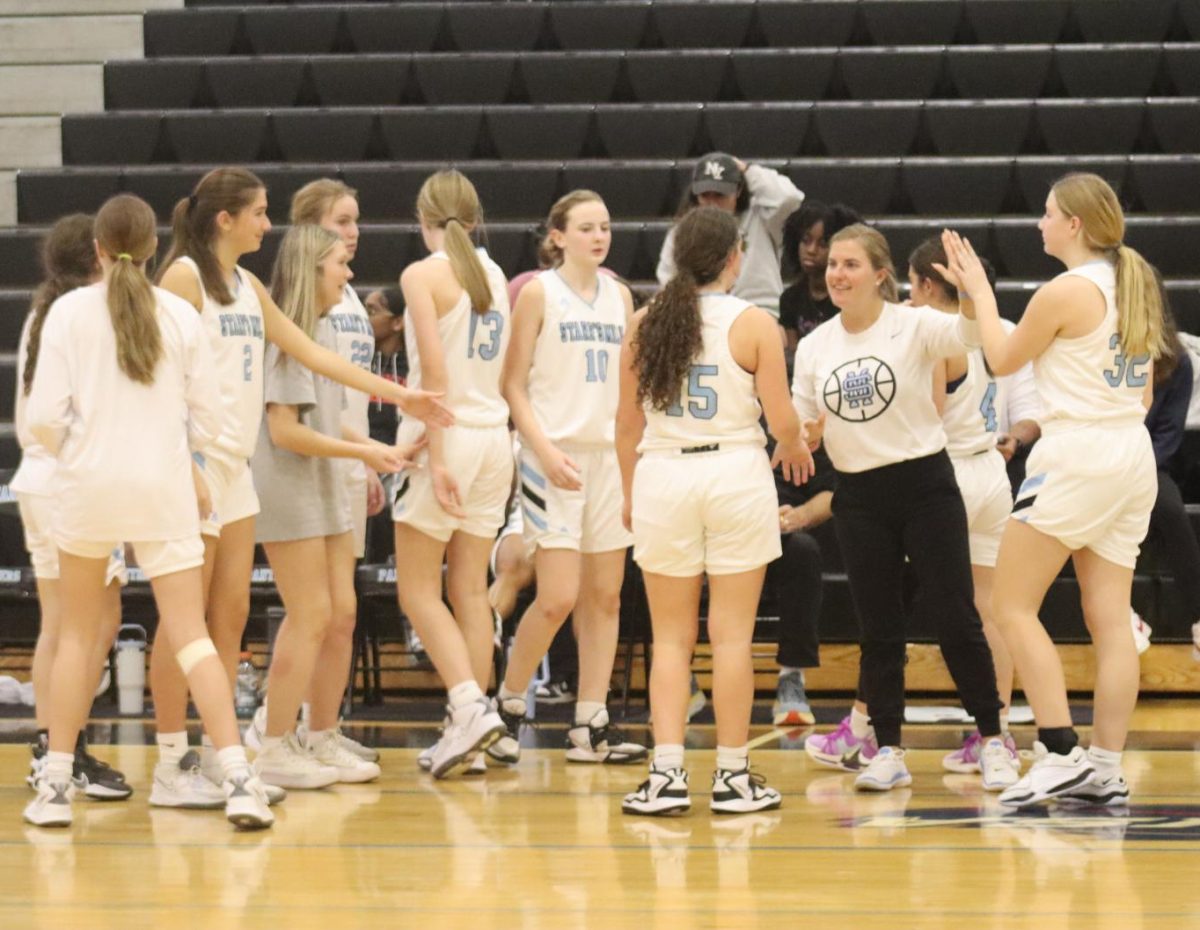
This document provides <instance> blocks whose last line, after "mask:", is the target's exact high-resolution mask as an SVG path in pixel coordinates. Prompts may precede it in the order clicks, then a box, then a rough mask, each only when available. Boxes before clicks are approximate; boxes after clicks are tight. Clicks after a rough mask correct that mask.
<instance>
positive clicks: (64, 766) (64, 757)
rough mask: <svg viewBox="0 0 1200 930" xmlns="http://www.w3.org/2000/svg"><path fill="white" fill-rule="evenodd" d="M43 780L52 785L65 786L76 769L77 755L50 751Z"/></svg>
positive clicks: (47, 755)
mask: <svg viewBox="0 0 1200 930" xmlns="http://www.w3.org/2000/svg"><path fill="white" fill-rule="evenodd" d="M45 759H46V768H45V769H44V770H43V771H44V774H43V776H42V777H43V778H45V779H46V781H48V782H50V784H52V785H63V784H66V783H67V782H69V781H70V780H71V774H72V772H73V771H74V768H75V753H73V752H54V751H48V752H47V753H46V756H45Z"/></svg>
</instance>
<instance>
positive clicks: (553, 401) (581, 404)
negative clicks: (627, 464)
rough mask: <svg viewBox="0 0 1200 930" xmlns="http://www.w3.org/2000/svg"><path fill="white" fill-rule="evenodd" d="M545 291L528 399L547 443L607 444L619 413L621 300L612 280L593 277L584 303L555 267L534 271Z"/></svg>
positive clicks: (606, 276) (623, 311)
mask: <svg viewBox="0 0 1200 930" xmlns="http://www.w3.org/2000/svg"><path fill="white" fill-rule="evenodd" d="M538 280H539V281H541V282H542V287H543V289H544V290H545V294H546V305H545V311H544V316H543V317H542V331H541V332H540V333H539V334H538V338H537V343H536V344H535V345H534V349H533V364H532V366H531V367H530V369H529V400H530V403H532V405H533V412H534V415H535V416H536V417H537V421H538V424H539V425H540V426H541V428H542V431H543V432H544V433H545V434H546V438H547V439H549V440H550V441H551V442H554V443H558V442H564V443H568V444H574V445H584V446H611V445H612V444H613V442H614V434H615V431H616V430H615V423H616V417H617V395H618V393H619V388H620V380H621V379H620V376H619V374H618V371H619V365H620V360H621V339H622V338H623V337H624V335H625V302H624V301H623V300H622V299H621V290H620V287H619V285H618V284H617V282H616V281H614V280H613V279H612V278H611V277H609V276H608V275H606V274H602V275H599V276H598V277H597V284H596V299H595V300H594V301H593V302H592V303H588V302H587V301H586V300H584V299H583V298H582V297H580V296H579V295H578V294H577V293H575V291H573V290H572V289H571V287H570V285H568V284H567V282H566V281H564V280H563V278H562V276H561V275H560V274H559V273H558V272H557V271H546V272H543V273H542V274H540V275H539V276H538Z"/></svg>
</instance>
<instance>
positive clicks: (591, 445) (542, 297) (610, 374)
mask: <svg viewBox="0 0 1200 930" xmlns="http://www.w3.org/2000/svg"><path fill="white" fill-rule="evenodd" d="M546 228H547V233H546V238H545V241H544V242H543V244H542V249H541V251H542V260H543V262H544V263H545V264H546V265H547V266H548V268H549V270H548V271H544V272H542V273H541V274H539V275H538V276H537V277H535V278H534V279H533V280H532V281H530V282H529V283H528V284H526V285H525V287H524V288H522V290H521V292H520V295H519V296H518V298H517V305H516V307H515V309H514V311H513V338H512V343H511V345H510V347H509V352H508V358H507V360H506V362H505V378H504V395H505V397H506V398H507V399H508V403H509V408H510V410H511V411H512V419H513V423H514V424H515V425H516V427H517V431H518V432H519V433H520V436H521V452H520V457H519V459H518V462H519V466H520V469H519V470H520V488H519V490H518V494H519V496H520V507H521V508H522V512H523V517H524V535H525V541H526V544H527V545H528V546H529V547H530V548H531V549H532V550H533V551H534V559H535V563H536V571H537V596H536V598H535V599H534V601H533V603H532V604H531V605H530V606H529V608H528V609H527V610H526V611H525V613H524V614H523V615H522V617H521V622H520V624H519V625H518V626H517V635H516V639H515V640H514V642H513V647H512V653H511V655H510V656H509V660H508V668H507V671H506V673H505V676H504V681H503V683H502V684H501V686H500V691H499V694H498V696H497V702H498V704H499V709H500V715H501V717H502V718H503V719H504V722H505V725H506V726H507V728H508V733H507V734H506V735H505V737H504V738H502V739H500V740H499V741H498V742H497V743H496V744H495V745H494V746H493V747H492V748H491V749H490V750H489V755H491V756H492V757H493V758H495V759H499V760H500V761H503V762H508V763H513V762H516V761H517V760H518V759H519V758H520V742H519V737H520V734H519V728H520V724H521V720H523V719H524V717H525V714H526V711H527V709H528V708H527V707H526V692H527V690H528V688H529V682H530V679H531V678H532V677H533V673H534V671H535V670H536V668H537V666H538V663H540V662H541V660H542V657H543V656H544V655H545V654H546V650H547V649H549V648H550V644H551V642H552V641H553V640H554V637H555V635H556V634H557V633H558V631H559V629H561V628H562V625H563V623H564V622H566V619H567V615H568V614H573V624H574V629H575V635H576V638H577V640H578V648H579V688H578V691H577V692H576V693H577V700H576V702H575V717H574V726H573V727H571V728H570V729H569V730H568V731H567V760H568V761H570V762H605V763H625V762H636V761H640V760H642V759H644V758H645V757H646V748H645V747H644V746H641V745H639V744H637V743H631V742H629V741H628V740H626V739H625V737H624V735H623V734H622V733H621V732H620V731H619V730H618V729H617V728H616V727H613V726H611V725H610V724H609V716H608V706H607V702H608V685H609V681H610V679H611V678H612V668H613V660H614V658H615V657H616V652H617V633H618V626H619V620H620V616H619V615H620V599H621V582H622V580H623V579H624V577H625V553H626V550H627V549H628V547H629V545H630V543H631V542H632V538H631V537H630V535H629V531H628V530H626V529H625V527H623V526H622V525H621V522H620V509H619V507H618V505H617V502H618V500H619V499H620V494H621V473H620V468H619V467H618V465H617V457H616V450H615V448H614V446H613V441H614V440H613V430H614V422H615V418H616V412H617V389H618V379H617V377H616V372H615V369H610V365H609V362H610V359H611V360H612V361H613V362H615V361H616V358H615V356H616V355H617V352H618V347H619V346H620V344H621V340H622V338H623V337H624V334H625V330H626V328H627V327H628V325H629V319H630V317H631V316H632V315H633V297H632V296H631V295H630V292H629V288H627V287H626V286H625V285H624V284H621V283H619V282H618V281H616V280H615V279H613V278H612V277H610V276H608V275H604V274H600V273H599V270H600V265H601V264H602V263H603V262H604V260H605V258H606V257H607V256H608V249H609V246H610V245H611V244H612V229H611V227H610V225H609V216H608V208H607V207H606V206H605V205H604V201H603V200H602V199H601V198H600V195H599V194H596V193H595V192H593V191H587V190H576V191H571V192H570V193H568V194H566V195H564V196H563V197H561V198H559V200H558V201H557V202H556V203H555V204H554V206H553V207H551V209H550V216H549V218H548V219H547V221H546Z"/></svg>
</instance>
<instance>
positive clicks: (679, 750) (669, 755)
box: [654, 743, 683, 771]
mask: <svg viewBox="0 0 1200 930" xmlns="http://www.w3.org/2000/svg"><path fill="white" fill-rule="evenodd" d="M654 767H655V768H656V769H658V770H660V771H663V770H666V769H681V768H683V744H682V743H659V744H658V745H657V746H655V747H654Z"/></svg>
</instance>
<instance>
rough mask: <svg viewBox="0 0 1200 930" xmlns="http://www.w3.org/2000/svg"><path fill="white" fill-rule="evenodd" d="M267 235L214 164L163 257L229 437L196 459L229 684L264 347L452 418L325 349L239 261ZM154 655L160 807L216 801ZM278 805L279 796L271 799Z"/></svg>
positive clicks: (171, 672) (213, 621) (246, 548)
mask: <svg viewBox="0 0 1200 930" xmlns="http://www.w3.org/2000/svg"><path fill="white" fill-rule="evenodd" d="M270 228H271V223H270V221H269V220H268V219H267V191H266V188H265V187H264V186H263V183H262V181H261V180H259V179H258V177H257V176H256V175H254V174H253V173H252V172H250V171H247V170H246V169H244V168H217V169H214V170H213V171H210V172H209V173H208V174H206V175H205V176H204V177H203V178H201V179H200V181H199V182H198V183H197V184H196V187H195V189H194V190H193V191H192V194H191V195H190V196H188V197H184V198H183V199H181V200H180V201H179V202H178V203H177V204H176V205H175V210H174V213H173V215H172V242H171V250H170V252H169V253H168V255H167V258H166V260H165V262H164V271H163V274H162V287H163V288H165V289H166V290H168V291H171V292H172V293H174V294H177V295H178V296H180V297H182V298H183V299H184V300H186V301H187V302H188V303H189V304H191V305H192V307H194V308H195V310H196V312H197V313H199V315H200V322H201V323H202V324H203V326H204V330H205V332H206V333H207V334H208V340H209V345H210V348H211V350H212V356H213V361H214V364H215V366H216V369H217V372H218V379H219V382H220V391H221V406H222V411H223V416H224V422H223V425H222V430H221V435H220V437H219V438H218V440H217V442H216V443H215V444H214V445H213V447H212V448H211V449H209V450H208V452H207V453H206V454H205V455H204V456H203V457H202V461H201V462H200V463H199V464H198V472H199V476H200V477H201V479H202V480H204V481H205V482H206V483H207V484H208V486H209V488H210V495H211V497H212V501H213V510H212V512H211V513H210V514H208V515H207V516H206V518H205V519H204V520H203V521H202V526H201V533H202V534H203V536H204V539H205V561H204V565H205V570H204V578H205V590H206V592H207V597H208V602H207V615H208V624H209V628H210V629H211V631H212V636H213V641H214V642H215V643H216V644H217V649H218V652H219V654H220V656H221V660H222V662H223V663H224V664H225V669H226V672H227V673H228V676H229V681H230V683H231V685H232V682H233V681H234V678H235V674H236V670H237V662H238V654H239V651H240V650H241V642H242V633H243V632H244V630H245V627H246V619H247V617H248V615H249V611H250V573H251V569H252V568H253V564H254V517H255V515H256V514H257V513H258V511H259V504H258V497H257V495H256V494H255V491H254V484H253V481H252V479H251V475H250V467H249V459H250V456H251V455H253V453H254V449H255V446H256V444H257V442H258V434H259V424H260V423H261V421H262V416H263V357H264V353H265V349H266V342H267V341H270V342H271V343H273V344H275V345H276V346H278V347H279V349H280V350H281V351H282V352H284V353H286V354H287V355H288V356H289V357H290V358H293V359H295V360H296V361H297V362H299V363H300V364H301V365H303V366H304V367H306V368H309V369H311V370H312V371H314V372H316V373H318V374H322V375H324V376H326V377H327V378H331V379H333V380H335V381H338V382H340V383H342V384H344V385H347V386H349V387H352V388H356V389H358V390H361V391H366V392H373V393H376V394H380V395H381V396H384V397H389V398H394V399H395V400H396V401H397V403H399V404H400V405H401V407H402V408H404V407H407V408H408V409H409V410H410V411H411V412H414V413H415V414H417V415H418V416H426V417H431V418H432V419H434V420H435V421H440V422H446V421H448V419H449V414H448V413H447V412H446V411H445V410H444V408H443V407H442V406H441V404H440V403H439V402H438V401H437V400H436V399H435V398H434V397H433V396H432V395H429V394H427V393H421V392H413V391H409V390H407V389H406V388H403V387H401V386H399V385H397V384H394V383H392V382H389V381H385V380H383V379H382V378H377V377H375V376H374V375H372V374H370V373H369V372H367V371H364V370H363V369H362V368H359V367H358V366H357V365H353V364H351V363H350V362H348V361H346V360H345V359H343V358H342V357H341V356H340V355H338V354H337V353H336V352H333V351H330V350H329V349H325V348H323V347H321V346H319V345H317V344H316V343H315V342H313V341H312V340H311V339H309V338H308V337H307V336H306V335H305V334H304V332H303V331H302V330H301V329H300V328H299V327H297V326H296V324H295V323H293V322H292V321H291V320H290V319H288V318H287V316H285V315H284V313H283V312H282V311H281V310H280V309H279V308H278V307H277V306H276V305H275V302H274V301H273V300H272V299H271V296H270V294H268V293H267V290H266V288H265V287H263V284H262V282H261V281H259V280H258V278H256V277H255V276H254V275H253V274H250V273H249V272H247V271H245V270H244V269H242V268H240V267H239V266H238V260H239V259H240V258H241V257H242V256H243V255H246V254H249V253H251V252H256V251H258V249H259V248H260V247H261V246H262V240H263V236H265V235H266V233H267V231H268V230H269V229H270ZM158 653H159V650H155V652H154V653H153V654H152V655H151V663H150V676H151V680H152V682H154V681H156V682H157V693H158V694H159V695H161V697H160V698H159V699H157V700H156V701H155V707H154V710H155V717H156V720H157V721H158V729H159V735H158V741H159V760H160V761H159V764H158V766H157V767H156V768H155V778H154V788H153V789H152V791H151V798H150V802H151V803H152V804H156V805H161V806H168V807H194V806H203V805H205V804H208V805H211V804H213V803H214V802H215V801H217V800H219V799H218V798H216V797H215V791H214V790H213V789H214V785H213V784H212V782H213V779H212V778H209V779H208V780H207V781H208V783H206V779H205V775H210V776H212V775H215V769H214V766H213V755H212V753H211V752H203V753H202V754H201V756H200V758H197V757H196V756H195V755H194V754H193V753H190V752H189V751H188V744H187V733H186V730H185V729H184V724H185V721H186V711H187V688H186V685H185V682H184V681H183V679H182V677H181V676H180V674H179V669H178V667H177V666H176V665H175V663H173V662H171V659H170V656H169V655H166V654H163V655H159V654H158ZM293 748H294V749H296V751H295V752H294V753H293V761H294V762H295V765H296V767H297V769H298V770H299V771H298V773H297V779H296V780H297V781H300V782H303V781H306V780H308V779H307V778H306V776H305V774H304V771H303V770H304V769H305V767H306V766H309V765H316V764H317V763H316V762H315V761H313V760H312V759H309V758H306V757H305V755H304V752H303V747H301V746H300V745H299V743H296V745H295V746H294V747H293ZM272 797H273V799H275V800H280V799H282V797H283V792H282V791H280V790H278V786H276V790H274V791H273V792H272Z"/></svg>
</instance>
